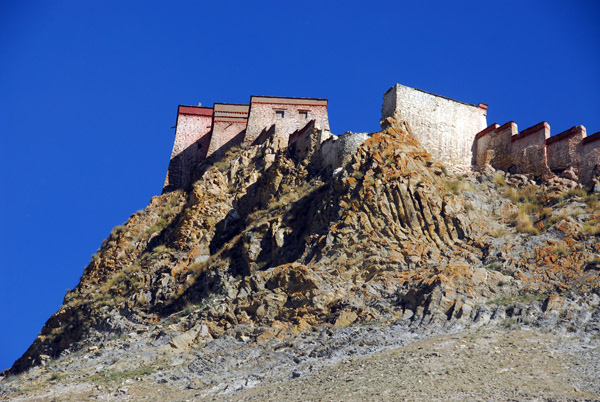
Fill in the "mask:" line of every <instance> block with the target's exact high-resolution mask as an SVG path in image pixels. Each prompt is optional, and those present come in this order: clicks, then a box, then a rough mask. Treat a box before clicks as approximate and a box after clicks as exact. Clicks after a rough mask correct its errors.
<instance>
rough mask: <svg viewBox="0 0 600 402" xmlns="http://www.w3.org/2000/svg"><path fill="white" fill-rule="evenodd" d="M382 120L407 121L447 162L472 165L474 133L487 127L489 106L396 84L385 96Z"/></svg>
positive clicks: (433, 152)
mask: <svg viewBox="0 0 600 402" xmlns="http://www.w3.org/2000/svg"><path fill="white" fill-rule="evenodd" d="M381 115H382V119H385V118H386V117H396V118H398V119H400V120H404V121H406V122H407V123H408V124H409V126H410V129H411V131H412V136H413V137H414V138H415V139H416V140H417V141H419V142H420V143H421V145H423V146H424V147H425V149H427V150H428V151H429V152H431V154H432V155H433V156H434V157H435V158H436V159H438V160H440V161H441V162H444V163H450V164H454V165H461V166H470V165H471V164H472V162H473V141H474V139H475V135H476V134H477V133H478V132H480V131H481V130H483V129H484V128H485V127H487V120H486V116H487V105H485V104H483V103H480V104H479V105H470V104H468V103H463V102H459V101H455V100H453V99H450V98H446V97H443V96H440V95H435V94H432V93H429V92H425V91H422V90H420V89H415V88H410V87H406V86H404V85H400V84H396V85H394V86H393V87H391V88H390V89H388V91H387V92H386V93H385V94H384V95H383V107H382V108H381Z"/></svg>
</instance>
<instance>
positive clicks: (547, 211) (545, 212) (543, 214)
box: [538, 207, 552, 219]
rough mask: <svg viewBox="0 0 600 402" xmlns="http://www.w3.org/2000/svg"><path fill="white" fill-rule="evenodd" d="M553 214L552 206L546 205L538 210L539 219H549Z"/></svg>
mask: <svg viewBox="0 0 600 402" xmlns="http://www.w3.org/2000/svg"><path fill="white" fill-rule="evenodd" d="M550 216H552V208H548V207H544V208H542V209H541V210H540V211H539V212H538V219H548V218H549V217H550Z"/></svg>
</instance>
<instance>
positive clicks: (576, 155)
mask: <svg viewBox="0 0 600 402" xmlns="http://www.w3.org/2000/svg"><path fill="white" fill-rule="evenodd" d="M327 104H328V101H327V99H320V98H293V97H276V96H251V97H250V103H249V104H247V105H246V104H231V103H215V104H214V107H212V108H210V107H199V106H179V108H178V112H177V125H176V131H175V143H174V145H173V152H172V154H171V160H170V162H169V170H168V172H167V177H166V179H165V184H164V188H163V192H165V191H170V190H174V189H177V188H185V187H188V186H189V185H190V184H191V181H192V177H193V173H194V170H195V167H196V166H197V165H200V164H202V163H204V162H205V161H206V160H209V161H215V160H218V159H219V158H221V157H222V156H223V154H224V153H225V151H227V149H229V148H231V147H232V146H249V145H254V144H257V143H261V142H263V141H264V140H266V139H267V138H271V137H273V136H274V137H275V138H276V139H277V143H278V144H281V145H280V146H281V147H288V148H290V150H291V151H293V152H294V153H295V154H297V155H300V156H302V155H305V154H306V155H309V156H310V158H311V160H317V161H318V164H317V165H319V166H321V167H323V168H328V169H336V168H337V167H340V166H342V165H343V164H344V163H345V161H347V159H348V155H350V154H352V153H353V152H354V151H356V149H357V147H358V146H360V144H362V143H363V142H364V141H365V140H366V139H367V138H368V137H369V134H368V133H350V132H349V133H345V134H342V135H341V136H339V137H338V136H335V135H333V134H331V133H330V132H329V118H328V114H327ZM381 114H382V121H383V120H384V119H385V118H387V117H393V118H395V119H399V120H403V121H405V122H406V123H407V124H408V126H409V128H410V131H411V135H412V136H413V137H414V138H415V139H416V140H418V141H419V142H420V143H421V144H422V145H423V146H424V147H425V148H426V149H427V150H428V151H429V152H431V154H432V155H433V156H434V157H435V158H436V159H438V160H439V161H441V162H444V163H449V164H453V165H458V166H471V165H472V164H475V165H478V166H482V165H486V164H490V165H491V166H493V167H494V168H496V169H502V170H506V171H510V172H513V173H526V174H531V175H533V176H535V177H537V178H550V177H552V176H553V175H555V174H559V175H560V174H565V175H566V176H565V177H570V178H573V175H575V176H576V177H574V178H575V179H577V180H578V181H579V182H581V183H583V184H590V183H591V182H592V180H593V179H594V178H595V177H600V133H596V134H594V135H591V136H588V137H586V130H585V128H584V127H583V126H576V127H572V128H571V129H569V130H566V131H565V132H563V133H560V134H558V135H556V136H553V137H551V136H550V125H549V124H548V123H546V122H541V123H539V124H536V125H535V126H532V127H529V128H527V129H525V130H523V131H521V132H519V130H518V127H517V125H516V124H515V123H514V122H512V121H511V122H508V123H506V124H504V125H502V126H500V125H498V124H496V123H494V124H492V125H491V126H489V127H487V128H486V125H487V123H486V116H487V105H485V104H482V103H480V104H479V105H477V106H476V105H470V104H467V103H463V102H458V101H455V100H452V99H449V98H445V97H443V96H440V95H435V94H431V93H428V92H425V91H421V90H419V89H414V88H409V87H406V86H403V85H400V84H396V85H394V86H393V87H392V88H390V89H389V90H388V91H387V92H386V93H385V94H384V97H383V106H382V110H381ZM316 151H318V154H316V153H315V152H316ZM272 156H273V157H274V156H275V155H272ZM315 158H317V159H315Z"/></svg>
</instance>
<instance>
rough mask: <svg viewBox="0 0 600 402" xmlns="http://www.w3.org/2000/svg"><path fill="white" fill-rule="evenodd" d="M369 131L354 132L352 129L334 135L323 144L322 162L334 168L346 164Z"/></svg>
mask: <svg viewBox="0 0 600 402" xmlns="http://www.w3.org/2000/svg"><path fill="white" fill-rule="evenodd" d="M369 137H370V134H369V133H352V132H350V131H348V132H346V133H344V134H342V135H340V136H332V137H331V138H329V139H327V140H326V141H325V142H323V144H322V145H321V151H320V152H321V164H322V166H323V167H328V168H330V169H332V170H334V169H337V168H338V167H341V166H344V165H345V164H346V163H347V162H348V161H349V159H350V157H351V156H352V155H353V154H354V153H355V152H356V150H357V149H358V147H360V146H361V145H362V144H363V143H364V142H365V141H366V140H367V139H368V138H369Z"/></svg>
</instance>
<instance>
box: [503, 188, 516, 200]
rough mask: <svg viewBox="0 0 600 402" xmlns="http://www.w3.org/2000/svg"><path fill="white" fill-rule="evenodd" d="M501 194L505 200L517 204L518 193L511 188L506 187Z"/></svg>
mask: <svg viewBox="0 0 600 402" xmlns="http://www.w3.org/2000/svg"><path fill="white" fill-rule="evenodd" d="M502 194H504V196H505V197H506V198H508V199H510V200H511V201H512V203H513V204H516V203H517V202H519V193H518V192H517V190H516V189H514V188H513V187H508V188H507V189H505V190H504V191H503V192H502Z"/></svg>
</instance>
